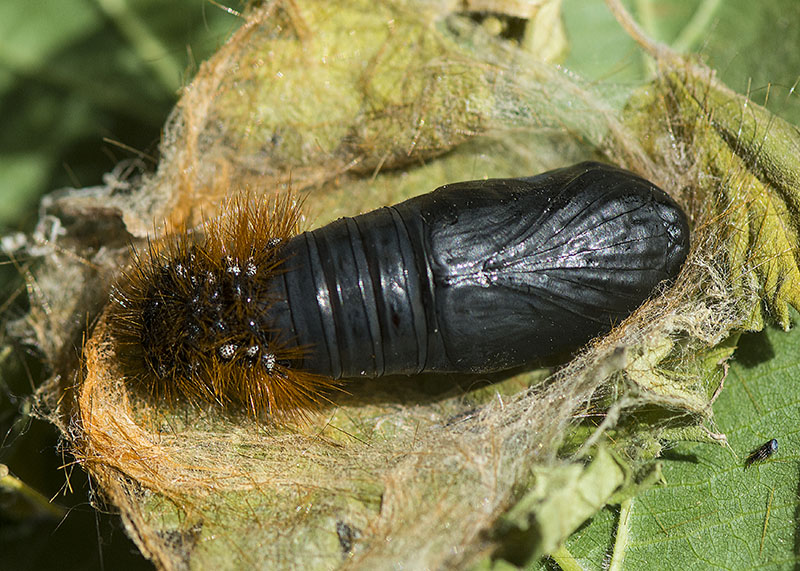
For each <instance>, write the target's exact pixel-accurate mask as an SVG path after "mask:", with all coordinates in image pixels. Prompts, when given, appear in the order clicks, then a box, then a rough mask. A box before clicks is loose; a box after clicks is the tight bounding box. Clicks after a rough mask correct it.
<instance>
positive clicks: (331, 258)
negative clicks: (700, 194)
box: [111, 162, 689, 415]
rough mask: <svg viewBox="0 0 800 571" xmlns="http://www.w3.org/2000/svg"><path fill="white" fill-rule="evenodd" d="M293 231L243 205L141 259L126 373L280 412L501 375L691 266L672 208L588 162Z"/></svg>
mask: <svg viewBox="0 0 800 571" xmlns="http://www.w3.org/2000/svg"><path fill="white" fill-rule="evenodd" d="M299 216H300V215H299V209H298V207H297V205H296V204H294V203H292V202H291V200H289V199H285V200H282V201H281V200H278V201H277V202H275V203H273V204H272V205H271V206H265V205H259V204H254V203H246V202H245V203H239V204H238V206H237V205H234V208H233V209H232V210H231V212H229V213H228V214H227V215H226V216H224V217H222V218H220V219H218V220H215V221H209V222H207V223H206V224H205V225H204V228H203V229H202V231H199V232H186V231H176V232H172V233H170V234H168V235H167V236H166V237H165V238H163V239H161V240H158V241H155V242H152V243H151V244H150V246H149V248H148V249H147V250H146V251H144V252H141V253H138V252H137V253H135V255H134V262H133V264H132V266H131V268H129V269H128V270H127V271H126V272H125V275H124V276H123V278H122V279H121V280H120V282H119V283H118V284H117V286H116V288H115V290H114V294H113V300H114V302H115V303H114V305H113V307H112V309H111V319H112V322H113V324H114V328H113V330H114V332H115V338H116V350H117V354H118V356H119V357H120V362H121V363H122V364H123V366H124V369H125V374H126V376H128V377H131V378H134V379H137V380H140V381H142V382H143V383H144V384H145V386H146V387H148V390H150V391H151V392H152V393H154V394H156V395H158V396H165V397H185V398H189V399H191V400H203V401H209V402H214V403H218V404H221V405H227V404H236V405H243V406H245V407H246V408H248V409H249V410H250V411H251V412H253V413H254V414H260V413H261V412H265V411H266V412H270V413H283V414H290V415H291V414H294V413H293V412H292V411H294V410H297V409H298V408H302V407H307V406H313V405H314V404H315V403H317V402H319V395H320V394H321V393H324V392H325V391H326V389H329V388H331V387H333V386H335V385H336V383H335V381H333V379H340V378H353V377H379V376H382V375H394V374H415V373H422V372H442V373H459V372H463V373H476V372H489V371H502V370H505V369H509V368H512V367H517V366H521V365H529V364H532V363H535V362H536V361H537V360H539V359H541V358H542V357H547V356H550V355H553V354H560V353H563V352H565V351H570V350H573V349H576V348H578V347H580V346H581V345H583V344H584V343H586V342H587V341H588V340H590V339H591V338H593V337H596V336H597V335H601V334H603V333H606V332H607V331H609V330H610V329H611V328H612V327H613V326H614V325H615V324H617V323H619V322H620V321H622V320H623V319H625V318H626V317H627V316H628V315H629V314H630V313H631V312H632V311H633V310H635V309H636V308H637V307H638V306H639V305H640V304H641V303H642V302H643V301H644V300H646V299H647V298H648V297H649V296H650V295H651V294H652V293H653V291H654V288H655V287H656V286H657V285H658V284H659V283H660V282H663V281H665V280H672V279H674V278H675V277H676V276H677V274H678V272H679V271H680V268H681V266H682V265H683V262H684V260H685V259H686V255H687V253H688V251H689V227H688V224H687V220H686V216H685V215H684V213H683V212H682V211H681V209H680V208H679V207H678V206H677V205H676V204H675V202H674V201H673V200H672V199H671V198H670V197H669V196H667V195H666V194H665V193H664V192H663V191H661V190H660V189H658V188H657V187H655V186H654V185H653V184H652V183H650V182H648V181H646V180H645V179H643V178H641V177H639V176H637V175H635V174H633V173H630V172H627V171H624V170H621V169H619V168H615V167H612V166H608V165H603V164H599V163H593V162H587V163H581V164H578V165H575V166H571V167H567V168H562V169H558V170H554V171H550V172H547V173H544V174H541V175H539V176H535V177H530V178H511V179H490V180H477V181H470V182H460V183H456V184H448V185H445V186H443V187H441V188H439V189H437V190H435V191H433V192H431V193H428V194H424V195H422V196H418V197H416V198H412V199H410V200H407V201H405V202H402V203H400V204H397V205H394V206H389V207H385V208H380V209H378V210H375V211H373V212H369V213H367V214H362V215H360V216H356V217H353V218H342V219H339V220H337V221H335V222H333V223H331V224H328V225H327V226H325V227H323V228H320V229H318V230H313V231H310V232H304V233H301V234H296V230H295V229H296V226H297V221H298V218H299Z"/></svg>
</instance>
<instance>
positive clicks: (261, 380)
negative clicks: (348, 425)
mask: <svg viewBox="0 0 800 571" xmlns="http://www.w3.org/2000/svg"><path fill="white" fill-rule="evenodd" d="M222 212H223V213H222V214H221V215H220V216H218V217H216V218H213V219H208V220H205V221H204V222H203V224H202V225H201V227H200V228H199V229H197V230H190V229H187V228H185V227H177V228H176V227H173V228H170V229H169V230H168V232H167V233H166V234H165V236H164V237H163V238H160V239H158V240H154V241H150V242H148V245H147V247H146V248H145V249H144V250H143V251H136V250H135V249H134V251H133V261H132V264H131V266H130V267H129V268H128V269H126V270H125V272H124V274H123V276H122V278H121V279H119V280H118V282H117V284H116V285H115V286H114V289H113V292H112V308H111V314H110V318H111V321H112V330H113V332H114V337H115V340H116V350H117V355H118V358H119V361H120V363H121V365H122V367H123V371H124V373H125V375H126V378H129V379H132V380H134V381H135V382H137V383H138V384H140V385H141V386H142V387H143V388H145V390H146V391H148V392H149V393H150V394H151V395H153V396H154V397H156V398H158V399H165V400H167V401H171V402H174V401H175V400H176V399H185V400H188V401H190V402H192V403H202V402H207V403H213V404H217V405H220V406H222V407H228V406H235V407H244V408H245V409H246V410H247V411H248V412H249V413H251V414H252V415H254V416H261V415H263V414H264V413H267V414H270V415H272V416H273V417H278V418H281V417H289V418H293V417H294V418H296V417H301V418H302V417H304V416H306V415H307V413H308V412H309V410H312V409H313V408H315V407H316V406H318V405H319V404H321V402H323V401H325V400H327V399H326V397H325V394H326V393H327V392H329V391H330V390H331V389H333V388H335V386H336V383H335V382H334V381H332V380H331V379H328V378H326V377H323V376H319V375H313V374H310V373H307V372H304V371H300V370H297V369H296V368H294V367H293V366H292V363H293V362H296V361H299V360H301V359H302V356H303V353H304V352H305V348H303V347H297V346H296V345H294V344H291V343H286V342H285V341H284V340H282V339H281V338H280V335H281V332H277V331H273V330H271V329H270V328H269V326H268V325H267V324H266V323H264V321H263V316H264V315H265V314H266V313H267V311H266V309H267V308H268V307H269V305H270V304H272V303H275V302H277V301H279V300H274V299H271V298H270V293H269V289H270V286H269V284H270V281H271V280H272V278H274V277H275V276H276V275H278V274H279V273H280V272H281V271H282V263H283V259H282V257H281V253H280V251H281V246H282V245H283V244H284V243H285V242H286V241H287V240H288V239H289V238H291V237H292V236H293V235H295V234H297V232H298V226H299V221H300V217H301V209H300V205H299V204H298V202H297V200H295V199H294V197H292V196H291V195H283V196H282V197H280V198H274V199H272V200H268V201H264V200H262V201H255V200H251V199H250V197H247V196H242V197H238V198H235V199H232V200H231V201H230V202H229V203H228V204H226V205H225V207H224V208H223V209H222Z"/></svg>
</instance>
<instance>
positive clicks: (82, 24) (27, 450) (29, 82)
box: [0, 0, 800, 569]
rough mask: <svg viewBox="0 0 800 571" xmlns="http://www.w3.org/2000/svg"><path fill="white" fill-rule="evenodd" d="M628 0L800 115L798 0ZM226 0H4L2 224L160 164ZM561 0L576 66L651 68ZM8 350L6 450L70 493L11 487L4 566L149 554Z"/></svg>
mask: <svg viewBox="0 0 800 571" xmlns="http://www.w3.org/2000/svg"><path fill="white" fill-rule="evenodd" d="M627 4H628V6H629V7H630V8H631V10H632V11H633V12H634V14H635V15H636V18H637V20H638V21H639V22H641V23H642V25H643V27H644V28H645V29H646V30H647V32H648V33H649V34H651V35H652V36H654V37H655V38H657V39H659V40H661V41H663V42H665V43H668V44H670V45H673V46H674V47H676V48H677V49H680V50H682V51H691V52H695V53H698V54H700V57H701V58H702V59H703V60H704V61H706V62H707V63H708V64H709V65H710V66H711V67H713V68H715V69H716V70H717V72H718V75H719V77H720V79H722V81H724V82H726V83H727V84H728V85H729V86H730V87H732V88H733V89H735V90H737V91H739V92H741V93H746V94H748V93H749V94H750V96H751V97H752V99H753V100H755V101H756V102H758V103H761V104H763V103H765V102H767V104H768V107H769V108H770V109H771V110H772V111H773V112H775V113H777V114H778V115H780V116H782V117H783V118H784V119H787V120H789V121H790V122H793V123H794V124H795V125H797V124H800V104H798V98H797V94H796V92H795V86H796V82H797V80H798V70H800V50H798V49H797V46H799V45H800V26H798V25H797V23H798V22H800V2H797V0H764V1H762V2H758V3H754V2H751V1H750V0H725V1H722V0H636V1H631V2H628V3H627ZM227 6H230V7H231V8H232V9H233V11H231V10H227V9H226V8H225V5H223V4H217V3H215V2H211V1H208V0H172V1H169V2H165V1H159V0H37V1H35V2H2V3H0V127H1V128H0V234H5V233H7V232H10V231H14V230H30V229H31V227H32V225H33V224H34V222H35V220H36V215H37V204H38V201H39V199H40V197H41V196H42V195H43V194H46V193H47V192H50V191H53V190H56V189H59V188H63V187H67V186H71V187H76V188H79V187H85V186H93V185H97V184H101V183H102V181H103V175H104V174H105V173H107V172H109V171H111V170H112V169H113V168H114V167H115V166H116V165H117V164H118V163H119V162H120V161H123V160H127V161H131V163H130V164H131V166H132V168H134V169H138V170H145V171H147V170H152V169H153V168H154V167H155V165H156V162H157V157H158V141H159V136H160V131H161V128H162V126H163V124H164V121H165V120H166V117H167V115H168V113H169V111H170V110H171V108H172V106H173V105H174V103H175V101H176V100H177V98H178V96H179V94H180V89H181V87H182V86H184V85H186V84H187V83H188V82H189V81H190V80H191V77H192V75H193V74H194V72H195V71H196V70H197V67H198V65H199V63H200V62H202V61H203V60H204V59H205V58H207V57H208V56H209V55H211V54H212V53H213V52H214V51H215V50H216V49H217V48H218V47H219V46H220V45H221V44H222V43H223V42H224V41H225V39H226V38H227V37H228V36H229V35H230V33H231V32H232V31H233V30H235V29H236V27H237V26H238V25H239V24H240V23H241V19H240V18H239V17H237V16H236V15H235V13H233V12H235V10H240V9H241V3H240V2H239V1H238V0H237V1H234V2H228V4H227ZM563 9H564V21H565V24H566V27H567V36H568V40H569V42H570V52H569V55H568V57H567V60H566V61H565V63H564V65H565V66H566V67H567V68H569V69H571V70H573V71H575V72H576V73H578V74H580V75H583V76H585V77H587V78H589V79H592V80H595V81H597V82H600V83H608V84H609V85H613V86H615V87H618V86H619V85H630V86H631V87H633V86H636V85H639V84H641V83H642V82H643V81H644V80H646V78H647V77H648V74H649V73H651V70H650V68H649V67H648V62H647V61H646V60H645V59H644V58H643V57H642V55H641V53H640V51H639V50H638V49H637V47H636V46H635V45H634V43H633V42H632V41H631V40H630V39H629V38H628V37H627V36H626V35H625V33H624V32H623V31H622V30H621V28H620V27H619V26H618V25H617V24H616V22H615V21H614V20H613V18H612V17H611V15H610V13H609V12H608V10H607V9H606V7H605V5H604V4H603V2H602V1H601V0H564V4H563ZM524 174H529V173H524ZM24 298H25V295H24V285H23V282H22V280H21V279H20V276H19V272H18V271H17V269H16V267H15V265H14V264H9V263H6V264H4V265H2V266H0V304H1V305H0V308H2V309H0V312H2V313H5V315H6V316H11V317H13V316H15V315H21V314H22V313H23V312H24V311H25V299H24ZM5 300H9V301H8V302H7V301H5ZM0 358H2V359H3V362H2V364H3V367H2V375H3V376H2V378H0V464H5V465H7V466H9V468H10V470H11V472H12V474H14V475H15V476H17V477H18V478H19V479H20V480H22V481H24V482H25V483H26V484H28V485H30V486H31V487H33V488H35V489H37V490H39V491H41V492H42V493H43V494H44V495H45V496H46V497H47V498H51V497H54V498H55V502H56V503H58V504H60V505H62V506H64V507H65V508H66V512H65V513H66V515H65V517H63V518H53V517H46V516H43V515H42V514H37V513H36V512H35V511H31V509H30V508H29V507H27V506H26V505H25V504H24V503H22V502H20V501H19V499H18V497H16V496H15V495H13V494H10V493H8V492H4V491H2V490H0V568H3V569H6V568H8V569H51V568H56V567H58V568H60V569H72V568H74V569H102V568H104V567H105V568H108V569H129V568H130V569H134V568H145V569H146V568H149V567H150V564H149V563H147V562H146V561H144V559H143V558H141V556H139V555H138V553H136V549H135V547H134V546H133V544H132V543H131V542H130V541H129V540H128V539H127V538H126V537H125V535H124V532H123V530H122V528H121V524H120V522H119V520H118V518H115V517H114V516H113V514H105V513H98V512H96V511H95V510H94V509H93V508H92V507H91V506H90V501H95V499H96V498H95V496H94V492H93V490H92V486H91V482H89V481H87V479H86V477H85V476H84V475H83V473H82V472H81V471H80V469H75V470H69V469H67V470H61V469H59V468H60V467H61V466H63V465H65V464H66V465H68V464H69V463H70V462H71V460H70V458H69V456H68V455H67V456H62V454H61V452H60V451H59V449H58V438H57V433H56V430H55V429H54V428H52V427H51V426H49V425H47V424H45V423H42V422H39V421H34V420H31V419H30V418H29V417H28V416H27V415H26V414H25V411H26V406H27V405H26V400H25V396H26V395H27V394H29V393H30V391H31V388H32V386H33V385H35V384H36V383H37V382H39V381H40V380H41V376H42V372H41V370H40V368H39V367H38V366H37V361H36V358H35V355H31V354H29V353H28V352H27V351H26V350H24V348H19V349H18V350H14V351H11V352H6V353H3V354H2V355H0ZM67 474H68V475H69V486H70V488H71V489H68V490H67V492H66V493H63V494H62V491H63V490H64V489H65V481H66V478H65V475H67ZM100 505H102V504H100Z"/></svg>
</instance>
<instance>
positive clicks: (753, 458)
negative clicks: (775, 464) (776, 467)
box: [744, 438, 778, 468]
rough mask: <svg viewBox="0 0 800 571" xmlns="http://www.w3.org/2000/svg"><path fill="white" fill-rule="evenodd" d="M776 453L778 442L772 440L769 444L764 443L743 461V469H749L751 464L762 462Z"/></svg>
mask: <svg viewBox="0 0 800 571" xmlns="http://www.w3.org/2000/svg"><path fill="white" fill-rule="evenodd" d="M777 451H778V440H777V439H775V438H773V439H772V440H770V441H769V442H765V443H764V444H762V445H761V446H759V447H758V448H756V449H755V450H753V451H752V452H751V453H750V455H749V456H748V457H747V460H745V461H744V467H745V468H749V467H750V466H752V465H753V464H757V463H758V462H763V461H764V460H766V459H767V458H769V457H770V456H772V455H773V454H775V452H777Z"/></svg>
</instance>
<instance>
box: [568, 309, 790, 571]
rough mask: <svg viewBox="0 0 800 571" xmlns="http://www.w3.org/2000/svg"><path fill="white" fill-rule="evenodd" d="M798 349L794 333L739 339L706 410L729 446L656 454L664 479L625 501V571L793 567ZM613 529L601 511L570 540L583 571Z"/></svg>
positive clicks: (613, 521) (597, 562)
mask: <svg viewBox="0 0 800 571" xmlns="http://www.w3.org/2000/svg"><path fill="white" fill-rule="evenodd" d="M793 318H794V319H797V318H798V315H797V313H793ZM798 349H800V330H798V329H795V330H793V331H791V332H789V333H784V332H781V331H779V330H777V329H774V328H768V329H767V330H765V331H764V332H761V333H753V334H749V335H746V336H744V337H742V339H741V341H740V344H739V350H738V352H737V360H736V361H735V362H734V363H733V364H732V365H731V367H730V370H729V373H728V376H727V378H726V380H725V390H723V391H722V394H721V396H720V397H719V399H718V400H717V401H716V403H715V405H714V413H715V419H716V426H715V428H716V429H717V430H719V431H721V432H724V433H725V434H726V435H727V436H728V442H729V444H730V448H724V447H721V446H713V445H709V444H700V443H689V442H684V443H676V444H675V445H674V447H672V448H670V449H669V450H668V451H667V452H666V453H665V454H664V457H663V460H662V463H663V475H664V480H665V482H666V483H665V484H664V485H663V486H659V487H656V488H651V489H650V490H648V491H646V492H644V493H643V494H641V495H640V496H638V497H636V498H634V499H633V500H632V504H631V507H630V514H629V518H630V519H629V527H630V529H629V536H628V541H627V543H626V544H625V545H619V546H617V547H616V549H617V550H624V560H625V563H626V567H630V568H634V569H646V568H653V562H655V561H661V562H666V561H668V562H669V565H670V567H671V568H676V569H679V568H686V569H696V568H699V567H703V568H715V569H722V568H724V569H753V568H757V567H774V568H790V567H792V566H793V565H796V564H798V563H800V556H798V554H797V552H796V547H795V546H796V542H797V537H796V534H797V530H796V518H797V513H798V510H800V497H798V494H797V489H798V485H799V484H800V475H799V474H798V471H797V456H798V455H797V446H798V445H799V444H800V432H798V428H797V427H798V426H800V402H798V400H799V399H798V397H797V378H798V377H800V359H798V354H800V351H798ZM771 438H777V440H778V445H779V449H778V451H777V452H776V453H775V454H774V455H773V456H772V457H771V458H769V459H768V460H766V461H764V462H762V463H759V464H754V465H753V466H751V467H749V468H745V465H744V461H745V458H746V457H747V455H748V454H749V453H750V452H751V451H752V450H753V449H755V448H758V447H759V446H760V445H762V444H763V443H764V442H766V441H768V440H770V439H771ZM617 526H618V514H617V512H616V510H612V509H606V510H603V511H602V512H601V513H599V514H598V515H597V516H596V517H595V518H594V519H593V520H592V523H591V524H590V525H589V526H587V527H586V528H584V529H582V530H581V531H580V532H578V533H576V534H575V535H574V536H573V537H571V538H570V540H569V541H568V542H567V547H568V549H569V552H570V553H571V554H572V555H573V556H574V557H576V558H577V559H578V561H579V562H580V564H581V566H582V568H583V569H587V570H588V569H604V568H605V567H604V564H603V560H604V557H606V556H607V554H610V553H611V552H613V549H612V548H611V546H612V543H613V537H614V533H615V530H616V527H617ZM614 555H615V557H619V556H621V555H623V554H620V553H615V554H614Z"/></svg>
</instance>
